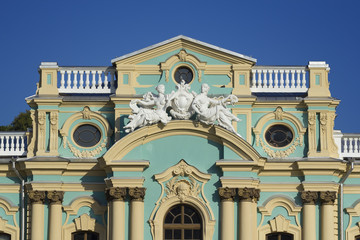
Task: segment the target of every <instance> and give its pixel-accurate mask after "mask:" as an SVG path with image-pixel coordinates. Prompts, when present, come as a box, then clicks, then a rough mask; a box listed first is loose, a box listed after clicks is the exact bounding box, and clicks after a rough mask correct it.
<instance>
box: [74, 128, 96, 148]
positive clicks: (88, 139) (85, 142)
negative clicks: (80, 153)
mask: <svg viewBox="0 0 360 240" xmlns="http://www.w3.org/2000/svg"><path fill="white" fill-rule="evenodd" d="M100 138H101V133H100V130H99V129H98V128H97V127H95V126H94V125H91V124H83V125H81V126H79V127H78V128H76V129H75V131H74V134H73V139H74V141H75V143H76V144H77V145H79V146H81V147H93V146H95V145H96V144H98V143H99V141H100Z"/></svg>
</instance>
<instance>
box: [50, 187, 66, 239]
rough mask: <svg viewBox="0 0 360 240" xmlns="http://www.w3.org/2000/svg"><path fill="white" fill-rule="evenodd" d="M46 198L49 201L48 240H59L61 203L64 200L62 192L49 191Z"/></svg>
mask: <svg viewBox="0 0 360 240" xmlns="http://www.w3.org/2000/svg"><path fill="white" fill-rule="evenodd" d="M47 198H48V199H49V201H50V217H49V239H51V240H61V239H62V237H61V233H62V231H61V230H62V229H61V227H62V201H63V198H64V192H60V191H59V192H58V191H49V192H48V194H47Z"/></svg>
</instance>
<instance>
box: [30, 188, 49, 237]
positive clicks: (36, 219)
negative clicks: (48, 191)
mask: <svg viewBox="0 0 360 240" xmlns="http://www.w3.org/2000/svg"><path fill="white" fill-rule="evenodd" d="M28 196H29V199H30V202H31V233H30V238H31V239H44V201H45V192H43V191H33V190H31V191H28Z"/></svg>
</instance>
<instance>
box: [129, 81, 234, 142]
mask: <svg viewBox="0 0 360 240" xmlns="http://www.w3.org/2000/svg"><path fill="white" fill-rule="evenodd" d="M176 88H177V91H176V92H175V91H172V92H171V93H170V94H168V95H165V86H164V85H162V84H161V85H158V86H157V87H156V90H157V92H158V94H157V95H155V94H152V93H151V92H148V93H146V94H144V96H143V99H142V100H139V99H136V100H132V101H131V102H130V108H131V109H132V114H131V115H130V116H129V119H130V122H129V123H128V124H127V125H126V126H125V127H124V128H125V132H132V131H134V130H135V128H138V127H143V126H147V125H151V124H155V123H158V122H161V123H163V124H164V125H166V124H167V123H168V122H169V121H170V120H171V119H179V120H187V119H190V118H191V117H192V116H193V115H196V120H198V121H200V122H202V123H205V124H208V125H214V124H217V125H219V126H221V127H223V128H225V129H227V130H229V131H231V132H233V133H235V134H236V135H238V136H240V135H239V134H238V133H237V132H236V131H235V129H234V127H233V126H232V121H236V122H237V121H240V119H238V118H237V117H236V116H235V115H234V114H232V113H231V111H230V109H228V108H227V106H226V105H228V104H234V103H236V102H237V101H238V98H237V97H236V96H235V95H229V96H227V97H220V98H210V97H208V92H209V90H210V87H209V85H207V84H206V83H204V84H202V86H201V93H200V94H197V93H195V92H190V86H189V85H188V84H186V83H185V81H181V83H180V84H177V86H176ZM168 109H170V111H169V112H170V114H171V116H169V115H168V113H167V112H166V111H167V110H168Z"/></svg>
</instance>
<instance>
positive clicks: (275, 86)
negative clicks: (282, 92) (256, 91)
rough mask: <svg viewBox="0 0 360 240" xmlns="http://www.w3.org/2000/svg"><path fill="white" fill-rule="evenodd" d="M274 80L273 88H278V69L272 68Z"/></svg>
mask: <svg viewBox="0 0 360 240" xmlns="http://www.w3.org/2000/svg"><path fill="white" fill-rule="evenodd" d="M274 74H275V80H274V88H279V70H274Z"/></svg>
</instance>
